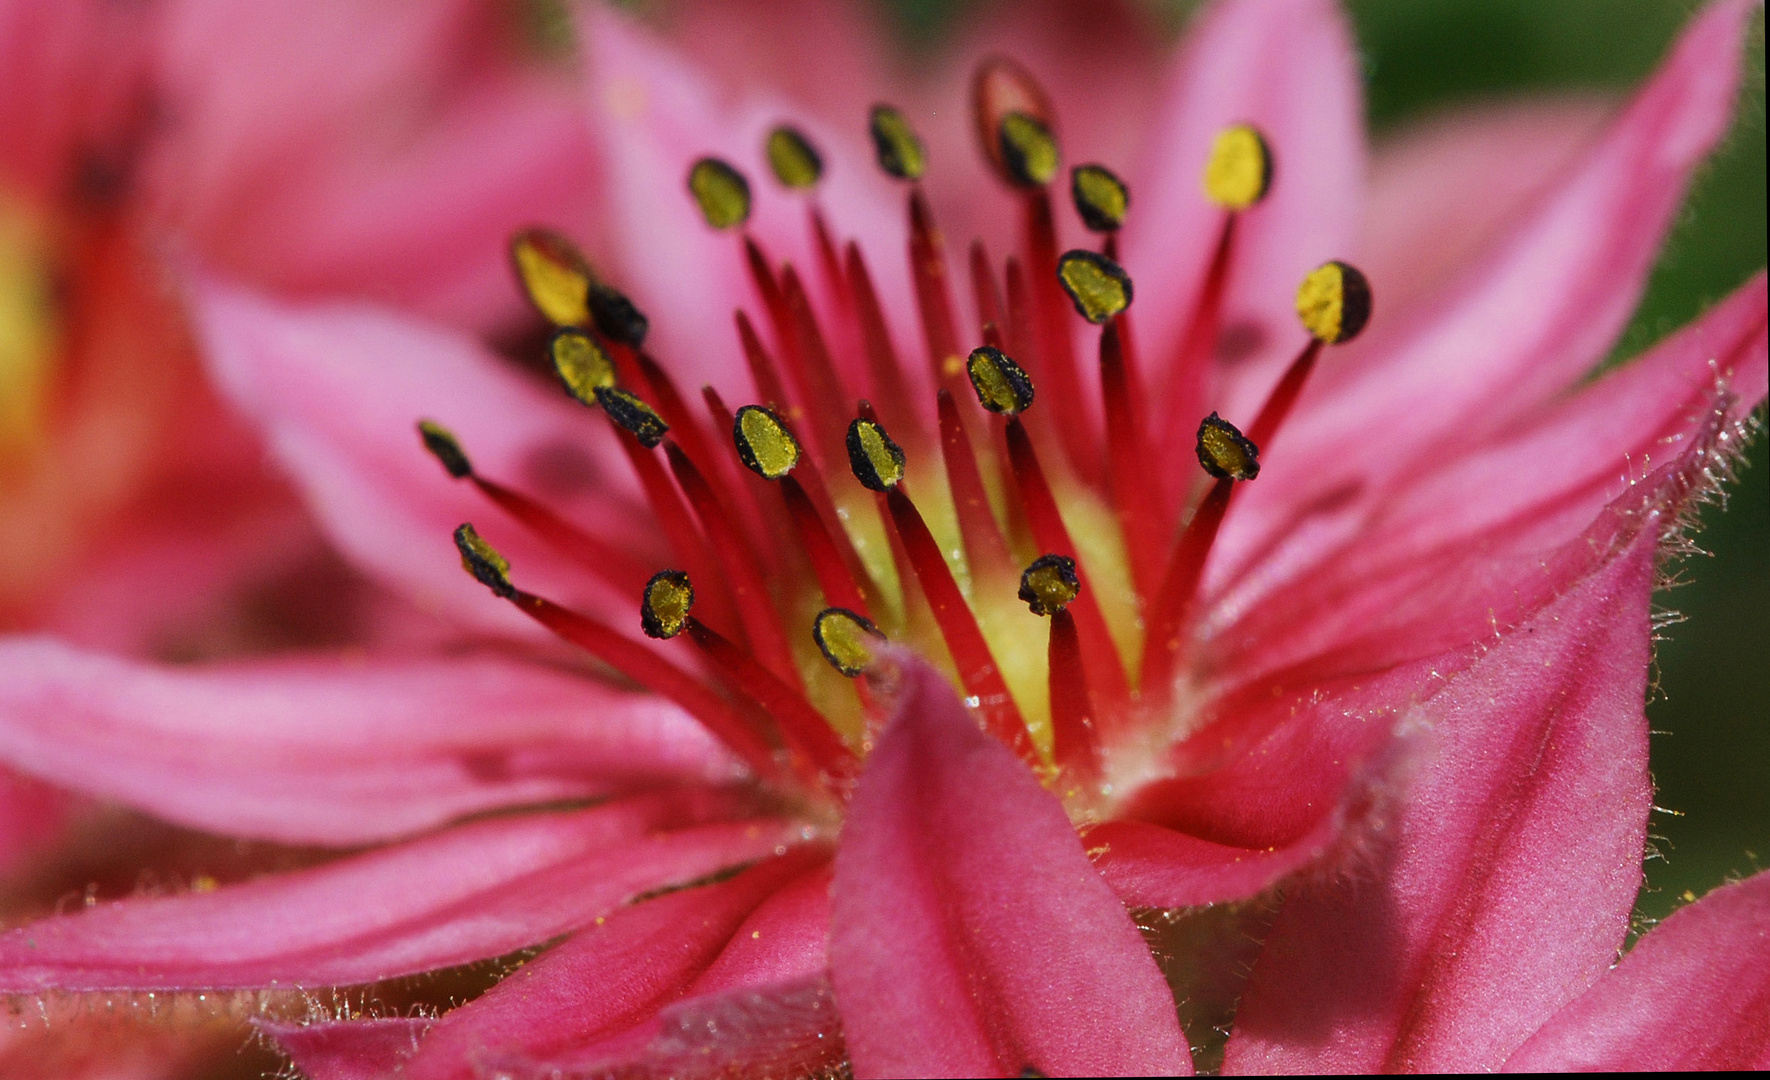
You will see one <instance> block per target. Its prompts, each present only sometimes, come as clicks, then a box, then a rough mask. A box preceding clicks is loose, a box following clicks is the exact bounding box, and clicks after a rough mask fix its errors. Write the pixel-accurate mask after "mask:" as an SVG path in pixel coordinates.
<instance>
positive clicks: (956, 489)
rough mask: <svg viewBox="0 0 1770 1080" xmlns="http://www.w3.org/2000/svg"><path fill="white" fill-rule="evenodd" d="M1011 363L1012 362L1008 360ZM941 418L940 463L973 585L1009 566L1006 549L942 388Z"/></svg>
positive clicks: (953, 406) (950, 398)
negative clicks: (963, 542)
mask: <svg viewBox="0 0 1770 1080" xmlns="http://www.w3.org/2000/svg"><path fill="white" fill-rule="evenodd" d="M1010 363H1012V361H1010ZM935 400H936V402H937V406H938V412H939V415H940V450H941V460H942V461H943V462H944V463H945V465H946V482H947V487H948V488H949V489H951V491H952V497H953V507H954V509H955V510H956V511H957V513H958V518H959V535H960V536H961V537H962V538H963V539H964V541H965V558H966V560H967V561H968V562H969V564H970V567H971V576H972V580H973V584H976V583H978V582H979V581H980V580H981V579H983V578H984V577H986V576H988V575H989V573H990V571H992V570H995V569H997V568H1000V567H1004V566H1007V565H1008V546H1007V544H1006V543H1005V542H1004V541H1003V539H1002V534H1001V532H1000V531H999V530H998V529H997V528H996V518H995V515H994V514H993V513H991V512H990V506H989V495H988V494H987V493H986V492H985V490H984V487H983V474H982V471H981V470H980V469H979V467H978V464H977V455H976V454H975V453H974V452H973V449H972V446H971V439H970V437H969V436H967V435H966V434H965V425H964V423H963V422H962V421H961V420H960V419H959V407H958V405H957V404H956V403H955V402H954V401H953V395H952V393H951V392H950V391H948V390H946V389H945V388H944V387H943V388H942V389H940V390H939V391H937V392H936V394H935Z"/></svg>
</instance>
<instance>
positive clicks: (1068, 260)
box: [1057, 249, 1131, 324]
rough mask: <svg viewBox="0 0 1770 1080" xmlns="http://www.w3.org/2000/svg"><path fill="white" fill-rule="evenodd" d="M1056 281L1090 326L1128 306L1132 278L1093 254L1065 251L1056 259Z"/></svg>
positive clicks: (1105, 258)
mask: <svg viewBox="0 0 1770 1080" xmlns="http://www.w3.org/2000/svg"><path fill="white" fill-rule="evenodd" d="M1057 280H1059V281H1061V282H1063V289H1064V291H1065V292H1067V293H1069V298H1070V300H1071V301H1072V302H1073V303H1074V304H1075V306H1076V311H1077V312H1079V313H1080V314H1081V316H1082V318H1084V319H1086V320H1088V321H1089V322H1091V323H1096V324H1098V323H1103V322H1105V321H1106V320H1108V319H1110V318H1112V317H1113V316H1114V315H1117V314H1118V313H1119V312H1121V311H1123V310H1125V309H1126V308H1128V307H1130V306H1131V276H1130V275H1129V274H1127V273H1125V268H1124V267H1122V266H1120V265H1119V264H1118V263H1115V262H1113V261H1112V260H1111V259H1109V258H1107V257H1106V256H1104V255H1101V254H1098V253H1096V252H1092V251H1084V250H1080V249H1078V250H1075V251H1066V252H1064V253H1063V256H1062V257H1061V258H1059V259H1058V260H1057Z"/></svg>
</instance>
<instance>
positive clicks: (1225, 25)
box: [1108, 0, 1380, 475]
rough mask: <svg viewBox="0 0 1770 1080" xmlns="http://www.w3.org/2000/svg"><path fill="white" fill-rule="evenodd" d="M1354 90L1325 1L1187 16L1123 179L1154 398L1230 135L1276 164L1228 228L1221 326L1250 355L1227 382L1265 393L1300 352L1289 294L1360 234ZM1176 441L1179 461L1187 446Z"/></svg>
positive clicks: (1286, 1)
mask: <svg viewBox="0 0 1770 1080" xmlns="http://www.w3.org/2000/svg"><path fill="white" fill-rule="evenodd" d="M1360 85H1361V84H1360V78H1359V72H1358V61H1357V57H1356V55H1355V53H1354V49H1353V43H1352V36H1351V32H1350V30H1349V28H1348V27H1347V25H1346V20H1345V16H1344V15H1343V14H1342V13H1341V11H1340V10H1339V7H1338V6H1337V5H1335V4H1333V3H1330V2H1328V0H1280V2H1272V0H1225V2H1223V3H1220V4H1217V5H1215V6H1213V7H1211V8H1210V9H1208V10H1207V11H1206V12H1204V13H1203V14H1202V15H1201V16H1199V18H1198V23H1197V27H1196V28H1195V29H1193V30H1192V31H1191V32H1190V33H1189V35H1188V37H1187V40H1186V43H1185V45H1184V46H1183V48H1182V50H1181V53H1180V55H1179V58H1178V61H1177V63H1176V66H1175V68H1174V70H1173V73H1172V75H1171V76H1170V78H1169V80H1168V83H1167V86H1166V87H1165V89H1164V90H1163V101H1164V104H1163V106H1162V108H1161V110H1160V111H1159V112H1158V114H1157V117H1156V120H1155V123H1154V126H1153V127H1152V129H1151V132H1150V134H1149V136H1148V138H1149V143H1148V146H1147V150H1146V153H1147V155H1148V156H1147V158H1146V159H1145V160H1144V161H1143V162H1142V163H1141V167H1140V168H1138V169H1137V170H1136V171H1135V172H1133V173H1132V174H1131V175H1130V180H1131V197H1132V203H1131V213H1130V216H1129V218H1128V219H1127V221H1126V226H1125V234H1124V253H1125V267H1126V269H1127V270H1129V271H1130V273H1131V277H1132V279H1133V280H1134V281H1135V282H1136V285H1137V298H1138V304H1137V307H1136V318H1137V320H1138V321H1137V324H1136V325H1137V332H1138V334H1139V337H1140V342H1141V349H1142V353H1143V355H1145V356H1147V357H1149V360H1148V361H1146V367H1147V370H1149V371H1150V372H1151V373H1152V374H1153V375H1154V385H1155V386H1156V387H1157V388H1159V387H1160V386H1161V385H1162V381H1163V378H1164V376H1165V374H1166V371H1167V365H1168V364H1169V363H1170V362H1171V360H1172V357H1173V355H1174V352H1175V350H1176V348H1177V346H1178V340H1179V336H1180V334H1181V332H1182V328H1183V327H1184V325H1185V322H1186V320H1187V319H1189V318H1190V317H1191V311H1192V307H1193V304H1194V302H1195V300H1196V297H1197V293H1198V290H1199V287H1200V282H1201V280H1202V278H1203V275H1204V272H1205V268H1206V266H1207V264H1208V263H1209V262H1210V260H1211V256H1212V253H1213V251H1214V250H1215V247H1216V243H1217V235H1218V232H1219V230H1220V229H1221V227H1222V217H1223V211H1221V210H1219V209H1217V208H1215V207H1214V206H1212V205H1211V204H1210V203H1208V202H1207V201H1206V200H1205V197H1204V192H1203V190H1202V188H1201V184H1202V179H1201V178H1202V176H1203V174H1204V167H1205V161H1206V160H1207V159H1208V158H1209V157H1210V148H1211V140H1212V139H1213V138H1214V137H1215V136H1216V134H1217V133H1218V132H1219V131H1221V130H1222V129H1223V128H1225V127H1228V126H1229V125H1231V124H1239V123H1249V124H1253V125H1254V126H1255V127H1257V128H1258V129H1259V130H1260V131H1261V132H1262V133H1263V134H1264V135H1265V137H1266V139H1267V141H1268V143H1269V144H1270V145H1271V147H1272V151H1273V158H1274V163H1275V164H1274V175H1273V182H1272V190H1271V193H1270V194H1269V195H1268V197H1267V198H1266V200H1265V201H1264V202H1262V203H1261V204H1260V205H1259V206H1258V207H1257V208H1255V209H1253V210H1250V211H1248V212H1247V213H1245V214H1243V215H1242V220H1241V221H1240V222H1239V223H1238V226H1237V235H1236V255H1235V260H1236V262H1235V267H1234V270H1233V274H1234V276H1233V279H1232V281H1231V283H1230V286H1229V290H1228V293H1227V295H1226V297H1225V301H1224V319H1223V327H1224V328H1225V330H1230V329H1231V328H1241V334H1242V336H1244V337H1248V338H1257V339H1258V340H1259V342H1260V344H1259V346H1258V347H1257V348H1256V349H1255V350H1254V352H1253V354H1251V355H1249V356H1247V357H1246V358H1244V359H1243V360H1242V361H1241V362H1240V363H1239V364H1238V365H1237V367H1236V368H1235V373H1236V377H1237V379H1238V380H1239V379H1240V378H1241V376H1242V375H1243V374H1245V373H1247V372H1250V371H1252V372H1256V373H1258V374H1259V378H1258V379H1257V380H1256V381H1257V382H1258V384H1259V387H1260V388H1263V387H1264V386H1265V385H1266V384H1267V383H1268V382H1269V381H1270V379H1271V378H1275V377H1276V375H1272V374H1269V373H1270V372H1271V362H1272V361H1276V360H1278V359H1279V358H1280V357H1281V356H1284V357H1287V358H1288V354H1289V353H1292V352H1294V351H1295V350H1296V349H1297V348H1299V347H1300V345H1301V339H1302V331H1301V330H1300V329H1298V328H1297V316H1296V314H1295V312H1294V311H1293V310H1292V298H1293V296H1294V294H1295V292H1296V288H1297V283H1298V282H1299V281H1301V280H1302V279H1303V275H1304V274H1306V273H1308V271H1309V270H1310V269H1311V268H1313V267H1314V266H1316V265H1318V264H1320V263H1322V262H1325V261H1326V260H1328V259H1332V258H1336V257H1344V256H1345V255H1346V253H1347V252H1348V251H1349V250H1350V249H1351V246H1352V242H1353V240H1354V239H1355V238H1356V237H1357V235H1358V215H1359V210H1360V206H1361V202H1362V199H1363V178H1364V168H1365V164H1364V153H1365V151H1364V135H1363V103H1362V94H1361V92H1360ZM1108 164H1113V163H1110V162H1109V163H1108ZM1379 288H1380V285H1379ZM1226 374H1227V373H1226ZM1247 389H1253V388H1252V387H1249V388H1247ZM1260 392H1261V393H1264V390H1263V389H1261V390H1260ZM1234 400H1237V401H1239V400H1240V398H1239V397H1237V398H1234ZM1224 415H1226V416H1233V415H1239V413H1234V412H1231V411H1229V410H1228V409H1225V411H1224ZM1195 422H1196V421H1193V420H1190V419H1188V420H1186V421H1185V423H1186V424H1192V423H1195ZM1181 442H1182V443H1183V444H1184V449H1183V452H1185V453H1190V452H1191V442H1190V440H1181ZM1187 475H1191V474H1187Z"/></svg>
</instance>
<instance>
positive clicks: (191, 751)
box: [0, 639, 737, 845]
mask: <svg viewBox="0 0 1770 1080" xmlns="http://www.w3.org/2000/svg"><path fill="white" fill-rule="evenodd" d="M0 760H4V761H6V762H7V763H9V764H11V765H13V766H14V767H16V768H20V769H24V770H26V771H28V772H30V773H32V774H34V775H36V776H40V777H43V778H44V779H47V780H51V781H54V782H55V783H57V784H60V785H62V786H64V787H68V788H72V789H75V790H78V791H82V792H85V793H87V794H91V795H96V796H99V797H101V798H106V799H114V800H117V801H119V802H123V803H126V804H128V805H130V806H133V807H136V808H138V809H141V810H145V811H147V812H148V813H151V814H155V815H158V816H160V817H163V818H166V819H168V820H171V821H176V822H179V823H180V824H184V825H189V826H192V827H194V828H198V829H205V830H208V831H210V832H215V833H224V834H226V835H230V836H246V837H258V838H262V839H268V840H278V841H283V842H286V843H319V844H338V845H349V844H362V843H366V842H370V841H376V840H385V839H388V838H390V837H395V836H400V835H404V834H409V833H413V832H417V831H419V830H422V829H426V828H430V827H433V826H436V825H440V824H443V823H445V822H447V821H449V820H450V819H452V818H455V817H459V816H462V815H464V814H469V813H473V812H475V811H480V810H490V809H496V808H500V807H510V806H519V805H522V804H524V803H531V804H532V803H540V802H545V801H550V800H561V799H574V798H587V797H591V796H597V795H608V794H611V793H613V792H617V791H621V790H633V789H635V788H640V787H647V786H660V785H667V784H669V783H671V782H672V781H675V782H678V783H680V782H694V781H697V780H699V781H708V782H717V781H721V780H725V781H729V780H733V779H735V778H736V776H737V771H736V767H735V765H734V763H733V762H732V761H731V760H730V758H729V756H728V755H727V754H725V753H724V752H723V751H722V750H721V749H720V748H719V747H718V745H717V744H715V743H714V742H713V740H712V739H711V737H710V736H708V735H707V734H706V733H705V731H704V730H703V729H701V727H700V725H699V724H697V723H696V722H695V721H694V720H693V719H692V718H690V717H689V716H687V715H686V714H684V713H682V712H681V711H680V710H679V709H677V708H675V707H674V706H672V705H670V704H669V703H667V702H665V701H663V700H662V699H660V698H657V697H656V696H653V695H645V694H635V693H630V692H626V691H618V690H614V689H612V688H610V687H609V686H607V685H606V684H604V683H602V682H599V681H597V680H595V679H593V678H591V677H588V676H579V677H571V676H567V675H563V674H560V673H559V672H557V671H554V670H551V669H549V668H545V667H542V666H540V665H536V664H522V663H518V662H514V661H511V660H506V659H498V658H495V657H490V656H483V657H456V658H452V659H449V660H412V661H400V660H386V659H382V660H373V661H360V660H359V661H338V660H320V659H313V660H289V661H280V662H270V663H253V664H240V665H226V666H221V667H216V668H210V669H194V670H193V669H162V668H155V667H152V666H149V665H146V664H138V663H132V662H128V661H122V660H116V659H112V658H109V657H104V656H100V655H95V654H89V653H80V652H76V651H74V650H72V649H69V648H67V647H66V646H63V645H60V644H58V643H56V642H53V641H48V640H43V639H13V640H11V641H8V642H4V643H0Z"/></svg>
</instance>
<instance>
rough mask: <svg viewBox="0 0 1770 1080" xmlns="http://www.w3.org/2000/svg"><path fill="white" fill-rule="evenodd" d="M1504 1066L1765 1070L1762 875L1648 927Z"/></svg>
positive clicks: (1768, 944)
mask: <svg viewBox="0 0 1770 1080" xmlns="http://www.w3.org/2000/svg"><path fill="white" fill-rule="evenodd" d="M1506 1068H1507V1069H1508V1070H1509V1071H1532V1072H1550V1071H1553V1072H1571V1071H1575V1070H1580V1071H1587V1070H1599V1071H1605V1072H1669V1071H1680V1072H1681V1071H1686V1070H1694V1069H1703V1070H1709V1069H1716V1070H1726V1069H1755V1070H1761V1069H1770V873H1759V874H1756V875H1754V876H1752V877H1750V878H1747V879H1746V880H1745V881H1740V882H1735V883H1734V884H1731V885H1723V886H1722V887H1720V888H1719V889H1716V890H1715V891H1714V892H1712V893H1710V894H1708V895H1707V896H1705V897H1703V898H1702V899H1701V900H1698V901H1697V902H1696V903H1694V904H1691V905H1689V906H1688V907H1685V908H1682V909H1680V910H1679V911H1677V912H1676V913H1674V914H1673V915H1672V917H1671V918H1669V919H1667V920H1666V921H1665V922H1664V923H1662V924H1660V925H1659V926H1657V927H1655V928H1654V929H1653V930H1652V931H1651V932H1649V933H1648V934H1647V936H1645V937H1643V938H1642V939H1641V940H1640V941H1639V942H1638V943H1637V944H1636V945H1635V947H1634V949H1633V950H1631V951H1630V952H1629V954H1628V955H1627V956H1625V957H1623V960H1622V963H1620V964H1618V965H1617V966H1616V967H1615V968H1612V969H1611V970H1610V971H1607V972H1605V973H1604V975H1603V976H1602V977H1600V978H1599V980H1598V982H1597V984H1596V985H1595V986H1593V987H1592V988H1591V989H1590V990H1588V991H1586V992H1585V993H1584V994H1582V995H1581V996H1580V997H1578V998H1576V999H1574V1001H1573V1003H1572V1004H1570V1005H1568V1006H1567V1007H1566V1008H1564V1009H1562V1010H1561V1011H1560V1012H1558V1013H1556V1014H1555V1016H1554V1017H1553V1018H1551V1019H1550V1020H1549V1022H1548V1023H1547V1024H1544V1025H1543V1028H1542V1030H1541V1031H1538V1032H1537V1033H1536V1034H1535V1035H1534V1036H1532V1037H1531V1039H1530V1041H1529V1042H1527V1043H1525V1044H1524V1046H1523V1047H1521V1048H1520V1049H1519V1050H1518V1052H1517V1053H1515V1054H1513V1055H1512V1057H1511V1058H1510V1059H1509V1060H1508V1061H1507V1062H1506Z"/></svg>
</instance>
